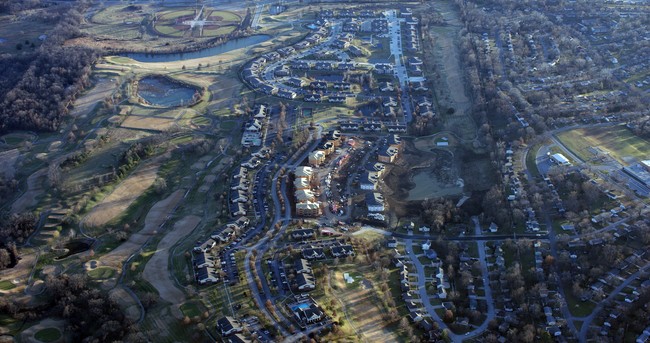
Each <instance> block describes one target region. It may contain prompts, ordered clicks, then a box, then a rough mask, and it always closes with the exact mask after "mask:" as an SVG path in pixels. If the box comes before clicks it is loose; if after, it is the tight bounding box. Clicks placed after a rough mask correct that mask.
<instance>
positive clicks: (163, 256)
mask: <svg viewBox="0 0 650 343" xmlns="http://www.w3.org/2000/svg"><path fill="white" fill-rule="evenodd" d="M199 222H201V218H200V217H198V216H187V217H184V218H183V219H181V220H179V221H178V222H176V224H174V227H173V228H172V230H171V231H169V232H168V233H167V234H166V235H165V237H163V239H162V240H161V241H160V243H158V247H157V249H156V252H155V253H154V255H153V256H152V257H151V259H150V260H149V262H147V265H146V266H145V268H144V272H143V274H142V276H143V277H144V278H145V280H147V281H149V282H150V283H151V284H152V285H153V286H154V287H156V289H157V290H158V293H159V294H160V297H161V298H162V299H164V300H166V301H168V302H170V303H172V304H173V305H174V307H177V306H180V305H181V304H182V303H184V302H185V293H183V291H181V290H180V289H179V288H178V287H177V286H176V283H175V282H174V280H173V279H172V276H171V274H170V273H171V271H170V270H169V253H170V249H171V248H172V247H173V246H174V245H175V244H176V243H178V242H179V241H180V240H181V239H183V238H184V237H186V236H187V235H189V234H190V233H191V232H192V231H193V230H194V228H196V226H197V225H198V224H199ZM176 312H179V311H172V313H174V315H176V314H177V313H176ZM179 315H180V312H179ZM177 317H178V316H177ZM179 319H182V315H180V318H179Z"/></svg>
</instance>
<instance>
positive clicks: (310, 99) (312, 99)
mask: <svg viewBox="0 0 650 343" xmlns="http://www.w3.org/2000/svg"><path fill="white" fill-rule="evenodd" d="M304 100H305V101H306V102H320V101H321V95H320V94H317V93H311V94H307V95H305V97H304Z"/></svg>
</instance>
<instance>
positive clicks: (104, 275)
mask: <svg viewBox="0 0 650 343" xmlns="http://www.w3.org/2000/svg"><path fill="white" fill-rule="evenodd" d="M113 275H115V270H114V269H113V268H108V267H99V268H95V269H93V270H91V271H89V272H88V276H90V277H91V278H92V279H108V278H110V277H112V276H113Z"/></svg>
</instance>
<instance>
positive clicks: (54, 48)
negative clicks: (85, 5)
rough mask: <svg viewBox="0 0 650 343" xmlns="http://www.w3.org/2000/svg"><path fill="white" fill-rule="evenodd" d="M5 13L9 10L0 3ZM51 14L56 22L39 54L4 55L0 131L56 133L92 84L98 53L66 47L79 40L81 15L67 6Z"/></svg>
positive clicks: (35, 52)
mask: <svg viewBox="0 0 650 343" xmlns="http://www.w3.org/2000/svg"><path fill="white" fill-rule="evenodd" d="M2 8H5V10H7V9H6V6H4V7H3V4H2V3H0V11H2ZM48 12H49V11H48ZM50 15H52V16H53V18H52V19H53V20H57V19H58V22H57V24H56V26H55V27H54V29H52V30H51V32H48V34H47V38H46V40H45V42H44V43H43V45H41V46H40V47H39V48H38V49H37V50H36V51H34V52H27V53H19V54H17V55H3V56H0V71H2V73H3V80H2V81H0V97H1V101H0V104H1V107H0V132H5V131H8V130H11V129H23V130H36V131H55V130H57V129H58V128H59V126H60V125H61V121H62V117H63V116H64V115H65V114H66V113H67V112H68V108H69V106H70V104H71V102H72V101H73V100H74V99H75V97H76V96H77V95H78V94H79V93H80V92H81V91H82V90H83V89H84V88H85V87H87V86H88V85H89V75H90V71H91V65H92V63H93V62H94V61H95V59H96V58H97V53H96V52H95V51H94V50H92V49H89V48H84V47H65V46H63V43H64V42H65V40H67V39H70V38H74V37H77V36H79V34H80V33H79V30H78V28H77V26H78V24H79V22H80V21H81V19H82V18H83V16H82V14H81V13H80V12H79V10H78V9H76V8H71V7H63V8H57V9H56V10H53V11H51V13H50Z"/></svg>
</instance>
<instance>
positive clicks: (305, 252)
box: [302, 247, 325, 260]
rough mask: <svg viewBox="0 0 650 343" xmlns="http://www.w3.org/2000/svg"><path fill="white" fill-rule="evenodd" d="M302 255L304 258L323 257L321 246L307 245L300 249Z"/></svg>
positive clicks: (314, 258)
mask: <svg viewBox="0 0 650 343" xmlns="http://www.w3.org/2000/svg"><path fill="white" fill-rule="evenodd" d="M302 257H303V258H304V259H306V260H316V259H323V258H325V252H324V251H323V248H317V247H309V248H304V249H302Z"/></svg>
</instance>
